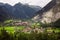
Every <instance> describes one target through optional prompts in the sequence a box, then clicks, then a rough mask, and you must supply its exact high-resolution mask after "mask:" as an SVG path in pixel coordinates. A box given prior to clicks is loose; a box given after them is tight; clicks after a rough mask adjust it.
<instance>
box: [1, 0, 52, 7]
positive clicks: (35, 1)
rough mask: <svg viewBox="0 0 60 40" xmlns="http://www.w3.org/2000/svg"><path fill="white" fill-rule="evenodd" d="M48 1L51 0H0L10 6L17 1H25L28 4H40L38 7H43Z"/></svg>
mask: <svg viewBox="0 0 60 40" xmlns="http://www.w3.org/2000/svg"><path fill="white" fill-rule="evenodd" d="M50 1H52V0H0V2H3V3H8V4H10V5H12V6H13V5H15V4H16V3H18V2H21V3H22V4H25V3H27V4H29V5H36V6H40V7H44V6H45V5H47V4H48V3H49V2H50Z"/></svg>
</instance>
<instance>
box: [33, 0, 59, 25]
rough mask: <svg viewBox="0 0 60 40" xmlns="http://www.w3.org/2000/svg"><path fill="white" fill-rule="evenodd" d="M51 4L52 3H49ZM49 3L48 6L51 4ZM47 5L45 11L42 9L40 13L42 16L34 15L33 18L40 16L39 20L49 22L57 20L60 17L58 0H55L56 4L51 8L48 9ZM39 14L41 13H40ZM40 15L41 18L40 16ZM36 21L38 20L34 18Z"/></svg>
mask: <svg viewBox="0 0 60 40" xmlns="http://www.w3.org/2000/svg"><path fill="white" fill-rule="evenodd" d="M51 5H53V4H51ZM51 5H50V6H51ZM50 6H48V7H47V8H46V9H45V10H47V11H44V12H43V13H42V16H36V17H34V18H35V20H36V19H38V18H40V19H39V20H40V21H41V22H42V23H47V24H48V23H51V22H55V21H57V20H58V19H60V1H59V0H56V4H55V5H54V6H52V8H50V9H49V10H48V8H49V7H50ZM40 14H41V13H40ZM41 17H42V18H41ZM36 21H38V20H36Z"/></svg>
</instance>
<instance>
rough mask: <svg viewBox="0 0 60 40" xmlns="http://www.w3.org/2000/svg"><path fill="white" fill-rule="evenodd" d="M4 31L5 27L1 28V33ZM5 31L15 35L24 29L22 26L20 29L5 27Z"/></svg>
mask: <svg viewBox="0 0 60 40" xmlns="http://www.w3.org/2000/svg"><path fill="white" fill-rule="evenodd" d="M2 29H3V27H0V31H1V30H2ZM4 29H5V30H6V31H7V32H9V33H14V32H15V31H16V30H23V29H24V27H23V26H20V27H4Z"/></svg>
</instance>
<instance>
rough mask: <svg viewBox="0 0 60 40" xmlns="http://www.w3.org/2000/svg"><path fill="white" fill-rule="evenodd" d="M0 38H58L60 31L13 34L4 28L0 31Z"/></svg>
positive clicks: (40, 39)
mask: <svg viewBox="0 0 60 40" xmlns="http://www.w3.org/2000/svg"><path fill="white" fill-rule="evenodd" d="M0 40H60V32H59V33H55V32H54V31H53V32H50V33H48V32H47V31H46V30H45V31H44V32H43V33H41V32H40V33H37V32H34V31H32V32H31V33H24V32H21V31H20V32H17V31H15V32H14V34H12V33H10V34H9V33H8V32H7V31H6V30H5V29H2V30H1V31H0Z"/></svg>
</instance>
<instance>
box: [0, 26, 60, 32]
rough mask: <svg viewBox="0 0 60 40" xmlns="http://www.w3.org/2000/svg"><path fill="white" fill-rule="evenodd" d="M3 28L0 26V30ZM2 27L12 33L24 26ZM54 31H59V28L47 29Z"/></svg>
mask: <svg viewBox="0 0 60 40" xmlns="http://www.w3.org/2000/svg"><path fill="white" fill-rule="evenodd" d="M2 29H3V27H0V31H1V30H2ZM4 29H5V30H6V31H7V32H8V33H14V32H15V31H16V30H23V29H24V26H19V27H10V26H8V27H4ZM52 31H54V32H55V33H58V32H60V28H56V29H47V32H52Z"/></svg>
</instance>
